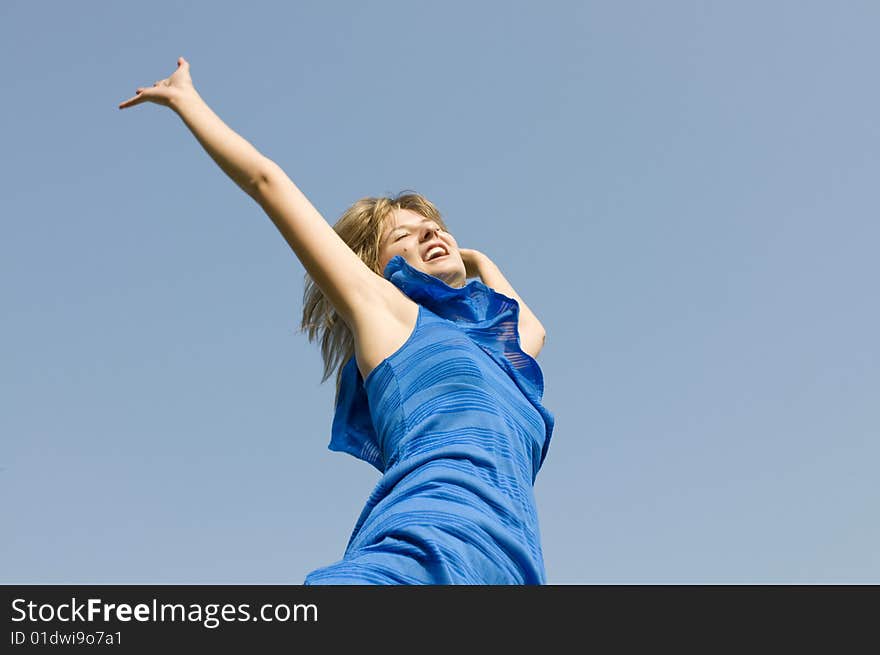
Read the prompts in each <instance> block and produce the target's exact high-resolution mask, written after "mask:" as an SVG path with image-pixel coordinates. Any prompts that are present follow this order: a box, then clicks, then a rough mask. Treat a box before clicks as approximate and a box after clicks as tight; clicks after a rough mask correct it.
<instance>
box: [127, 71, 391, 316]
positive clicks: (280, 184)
mask: <svg viewBox="0 0 880 655" xmlns="http://www.w3.org/2000/svg"><path fill="white" fill-rule="evenodd" d="M177 65H178V68H177V70H176V71H175V72H174V73H173V74H172V75H171V76H170V77H168V78H166V79H164V80H160V81H158V82H156V83H155V84H154V85H153V86H152V87H140V88H138V89H137V94H138V95H136V96H135V97H133V98H130V99H129V100H126V101H124V102H123V103H121V104H120V105H119V108H120V109H123V108H125V107H131V106H134V105H137V104H140V103H142V102H148V101H149V102H154V103H156V104H160V105H163V106H166V107H169V108H171V109H172V110H173V111H174V112H176V113H177V114H178V116H180V118H181V119H182V120H183V122H184V123H185V124H186V126H187V127H188V128H189V129H190V131H191V132H192V133H193V136H195V138H196V139H197V140H198V142H199V143H200V144H201V145H202V147H203V148H204V149H205V151H206V152H207V153H208V154H209V155H210V156H211V158H212V159H213V160H214V161H215V162H216V163H217V165H218V166H220V168H221V169H223V171H224V172H225V173H226V174H227V175H228V176H229V177H230V178H231V179H232V180H233V181H234V182H235V183H236V184H237V185H238V186H239V187H240V188H241V189H242V190H243V191H244V192H245V193H247V194H248V195H249V196H251V197H252V198H253V199H254V200H256V202H257V203H258V204H259V205H260V206H261V207H262V208H263V210H264V211H265V212H266V213H267V214H268V215H269V217H270V218H271V219H272V222H273V223H274V224H275V226H276V227H277V228H278V230H279V231H280V232H281V234H282V235H283V236H284V238H285V239H286V241H287V243H288V244H289V245H290V247H291V248H292V249H293V251H294V253H295V254H296V256H297V257H298V258H299V260H300V261H301V262H302V263H303V266H304V267H305V269H306V270H307V271H308V273H309V275H310V276H311V277H312V279H314V280H315V283H316V284H317V285H318V287H319V288H320V289H321V291H322V292H323V293H324V294H325V295H326V296H327V298H328V299H329V300H330V302H331V304H332V305H333V306H334V308H335V309H336V310H337V311H338V312H339V314H340V316H342V318H343V320H345V322H346V323H347V324H348V326H349V327H350V328H352V330H354V326H355V324H356V323H357V322H359V320H360V317H363V316H372V315H373V314H375V312H377V311H379V312H381V311H382V310H383V309H384V308H386V307H388V304H387V302H386V301H387V300H388V298H389V297H393V294H391V295H389V294H390V291H389V289H387V288H386V287H390V286H391V283H390V282H387V281H386V280H385V279H384V278H382V277H381V276H379V275H376V274H375V273H374V272H373V271H371V270H370V269H369V268H367V266H366V264H364V263H363V261H361V259H360V258H359V257H358V256H357V255H356V254H355V253H354V251H352V250H351V248H349V247H348V245H347V244H346V243H345V242H344V241H343V240H342V239H341V238H340V237H339V235H338V234H336V231H335V230H334V229H333V228H332V227H331V226H330V225H329V224H328V223H327V221H326V220H324V218H323V217H322V216H321V214H320V213H318V210H317V209H315V207H314V206H313V205H312V203H311V202H309V200H308V199H307V198H306V197H305V195H303V193H302V192H301V191H300V190H299V189H298V188H297V187H296V185H295V184H294V183H293V182H292V181H291V180H290V179H289V178H288V177H287V175H286V174H285V173H284V171H283V170H282V169H281V168H280V167H279V166H278V165H277V164H276V163H275V162H273V161H271V160H270V159H268V158H267V157H265V156H264V155H262V154H261V153H260V152H259V151H258V150H257V149H256V148H254V146H252V145H251V144H250V143H249V142H248V141H247V140H245V139H244V138H242V137H241V136H239V135H238V134H236V133H235V132H234V131H233V130H232V129H230V128H229V126H227V125H226V124H225V123H224V122H223V121H222V120H221V119H220V117H219V116H217V114H215V113H214V112H213V111H212V110H211V108H210V107H208V105H207V104H206V103H205V101H204V100H202V98H201V96H200V95H199V94H198V93H197V92H196V90H195V88H194V87H193V84H192V79H191V78H190V74H189V64H188V63H187V62H186V60H184V59H183V57H181V58H179V59H178V64H177Z"/></svg>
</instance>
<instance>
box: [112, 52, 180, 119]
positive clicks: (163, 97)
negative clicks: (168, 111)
mask: <svg viewBox="0 0 880 655" xmlns="http://www.w3.org/2000/svg"><path fill="white" fill-rule="evenodd" d="M194 90H195V88H194V87H193V83H192V78H191V77H190V75H189V62H188V61H187V60H186V59H184V58H183V57H178V58H177V70H176V71H174V72H173V73H172V74H171V75H170V76H169V77H166V78H165V79H164V80H158V81H156V82H154V83H153V86H140V87H138V88H137V89H136V91H135V93H136V95H134V96H132V97H131V98H129V99H128V100H125V101H123V102H121V103H119V108H120V109H125V108H126V107H134V106H135V105H139V104H141V103H142V102H154V103H156V104H157V105H162V106H163V107H168V106H170V105H171V102H172V101H173V100H174V99H175V98H177V97H179V96H181V95H182V94H184V93H187V92H190V91H194Z"/></svg>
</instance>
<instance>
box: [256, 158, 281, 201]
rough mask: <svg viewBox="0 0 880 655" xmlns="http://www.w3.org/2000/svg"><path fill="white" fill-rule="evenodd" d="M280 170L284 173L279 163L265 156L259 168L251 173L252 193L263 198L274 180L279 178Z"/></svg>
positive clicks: (257, 197)
mask: <svg viewBox="0 0 880 655" xmlns="http://www.w3.org/2000/svg"><path fill="white" fill-rule="evenodd" d="M279 172H280V173H281V174H283V173H284V171H282V170H281V167H280V166H278V164H276V163H275V162H274V161H272V160H271V159H266V158H264V160H263V161H262V162H261V163H260V165H259V167H258V168H257V170H256V171H255V172H254V173H253V174H252V175H251V179H250V190H249V193H250V195H251V196H253V197H254V198H256V199H259V198H261V197H262V196H263V194H264V193H265V191H266V188H267V187H268V186H269V185H271V184H272V182H273V180H276V179H278V175H279Z"/></svg>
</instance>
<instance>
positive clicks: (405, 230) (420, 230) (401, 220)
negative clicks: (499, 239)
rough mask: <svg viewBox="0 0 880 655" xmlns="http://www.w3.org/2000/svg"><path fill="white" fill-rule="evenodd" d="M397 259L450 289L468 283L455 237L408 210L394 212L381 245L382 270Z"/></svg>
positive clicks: (380, 262) (431, 221)
mask: <svg viewBox="0 0 880 655" xmlns="http://www.w3.org/2000/svg"><path fill="white" fill-rule="evenodd" d="M437 248H439V249H442V250H443V251H444V252H440V250H438V249H437ZM395 255H400V256H401V257H403V258H404V259H405V260H406V262H407V263H408V264H409V265H410V266H412V267H413V268H417V269H418V270H420V271H422V272H424V273H427V274H428V275H433V276H434V277H437V278H440V279H441V280H443V281H444V282H445V283H446V284H448V285H449V286H451V287H456V288H459V287H463V286H464V285H465V282H466V280H467V273H466V272H465V266H464V262H463V261H462V259H461V253H460V252H459V250H458V243H456V241H455V239H454V238H453V236H452V235H451V234H450V233H449V232H444V231H443V230H442V229H441V228H440V225H439V224H437V223H436V222H434V221H433V220H431V219H429V218H425V217H424V216H422V215H421V214H418V213H416V212H414V211H411V210H409V209H397V210H394V212H393V213H392V215H391V216H390V217H389V219H388V224H387V225H385V231H384V233H383V234H382V240H381V241H380V244H379V269H380V270H382V271H384V270H385V266H386V265H387V264H388V262H389V261H391V258H392V257H394V256H395Z"/></svg>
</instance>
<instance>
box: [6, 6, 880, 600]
mask: <svg viewBox="0 0 880 655" xmlns="http://www.w3.org/2000/svg"><path fill="white" fill-rule="evenodd" d="M878 19H880V8H878V5H877V4H876V3H872V2H847V3H831V2H787V1H785V2H783V1H779V2H770V3H767V2H736V3H733V2H725V3H722V2H681V1H676V2H665V3H654V2H547V3H525V2H509V3H501V2H491V3H490V2H478V3H469V2H446V3H442V4H441V3H428V2H375V3H355V2H335V3H325V2H308V3H304V2H297V3H281V2H256V3H251V4H249V5H248V6H247V7H246V8H245V6H244V5H242V4H241V3H226V2H217V3H214V2H211V3H208V2H193V3H186V5H185V6H182V7H181V6H177V3H168V2H152V3H149V4H147V5H143V4H140V5H139V4H135V3H124V4H123V3H85V4H84V3H77V4H70V3H62V2H52V3H46V2H44V3H25V2H4V3H3V4H2V6H0V52H2V55H3V56H2V57H0V71H2V79H3V84H4V88H5V92H4V102H3V103H0V118H2V120H0V134H2V142H3V145H4V148H3V151H4V156H3V157H2V159H0V167H2V169H0V173H2V174H0V185H2V186H0V188H2V196H0V203H2V205H0V207H2V210H0V220H2V226H3V232H2V233H3V237H2V239H0V292H2V300H3V302H2V307H3V311H2V319H0V337H2V338H0V358H2V361H3V366H2V367H0V390H2V395H0V398H2V401H0V403H2V411H0V499H2V500H0V522H2V524H3V526H4V530H3V539H2V540H0V581H2V582H6V583H114V584H117V583H208V584H221V583H236V584H243V583H269V584H298V583H300V582H301V581H302V579H303V578H304V577H305V575H306V574H307V573H308V572H309V571H311V570H312V569H315V568H317V567H319V566H323V565H326V564H329V563H331V562H333V561H335V560H337V559H338V558H339V557H340V556H341V555H342V552H343V550H344V547H345V544H346V542H347V540H348V536H349V534H350V531H351V529H352V527H353V526H354V522H355V520H356V519H357V516H358V514H359V512H360V510H361V508H362V506H363V504H364V502H365V500H366V498H367V496H368V494H369V492H370V491H371V489H372V487H373V485H374V484H375V482H376V480H377V478H378V474H377V472H376V471H375V470H373V469H372V468H371V467H369V466H368V465H366V464H364V463H363V462H360V461H357V460H355V459H354V458H351V457H348V456H346V455H343V454H340V453H334V452H331V451H329V450H327V442H328V440H329V433H330V424H331V419H332V402H333V385H332V381H328V382H327V383H325V384H324V385H320V384H319V381H320V376H321V370H322V366H321V359H320V355H319V351H318V347H317V345H316V344H309V343H308V341H307V339H306V337H305V335H304V334H300V333H298V331H297V327H298V324H299V319H300V313H301V309H302V291H303V273H304V269H303V267H302V266H301V264H300V263H299V261H298V260H297V259H296V257H295V255H294V254H293V252H292V251H291V250H290V248H289V247H288V246H287V244H286V243H285V241H284V240H283V238H282V237H281V235H280V234H279V233H278V232H277V230H276V228H275V227H274V225H272V223H271V221H270V220H269V219H268V218H267V217H266V216H265V214H263V213H262V210H261V209H260V208H259V207H258V206H257V205H256V204H255V203H254V202H253V201H252V200H251V199H250V198H248V197H247V196H246V195H245V194H243V193H242V192H241V191H240V190H239V189H238V188H237V187H236V186H235V185H234V183H233V182H231V180H229V179H228V178H227V177H226V176H225V175H224V174H223V172H222V171H221V170H220V169H219V168H218V167H217V166H216V165H215V164H214V162H213V161H212V160H211V159H210V158H209V157H208V156H207V154H206V153H205V152H204V151H203V150H202V149H201V146H199V144H198V142H197V141H196V140H195V139H194V138H193V137H192V135H191V134H190V133H189V131H188V130H187V129H186V127H185V126H184V124H183V123H182V122H181V121H180V120H179V118H177V116H176V115H174V114H173V113H172V112H170V111H169V110H167V109H164V108H161V107H158V106H156V105H149V104H148V105H142V106H138V107H135V108H132V109H127V110H124V111H119V110H118V109H117V105H118V104H119V103H120V102H121V101H122V100H125V99H126V98H129V97H130V96H132V95H133V94H134V90H135V88H136V87H138V86H145V85H151V84H152V83H153V82H154V81H155V80H157V79H161V78H163V77H166V76H167V75H169V74H170V73H171V72H172V71H173V70H174V67H175V62H176V59H177V57H178V56H180V55H182V56H184V57H186V58H187V59H188V60H189V62H190V64H191V73H192V76H193V80H194V83H195V85H196V88H197V89H198V90H199V92H200V94H201V95H202V97H203V98H204V99H205V100H206V101H207V102H208V104H209V105H211V107H212V108H213V109H214V111H216V112H217V113H218V115H220V116H221V118H223V119H224V120H225V121H226V123H227V124H228V125H229V126H230V127H231V128H232V129H234V130H236V131H237V132H238V133H239V134H241V135H242V136H243V137H244V138H246V139H248V140H249V141H250V142H251V143H252V144H254V146H255V147H257V148H258V149H259V150H260V151H261V152H262V153H263V154H265V155H266V156H267V157H269V158H271V159H273V160H274V161H276V162H277V163H278V164H279V165H281V167H282V168H284V170H285V171H286V172H287V174H288V175H289V176H290V177H291V178H292V179H293V180H294V181H295V182H296V183H297V184H298V185H299V186H300V188H301V189H302V190H303V191H304V193H305V194H306V195H307V196H308V197H309V198H310V199H311V201H312V202H313V204H314V205H315V206H316V207H317V208H318V209H319V211H321V213H322V214H323V215H324V216H325V218H327V220H328V221H330V222H331V223H332V222H335V220H336V219H337V218H338V216H339V215H340V214H341V213H342V212H343V211H344V210H345V208H346V207H348V206H349V205H350V204H351V203H353V202H354V201H355V200H357V199H358V198H360V197H363V196H369V195H385V194H391V193H396V192H398V191H401V190H403V189H415V190H417V191H419V192H421V193H424V194H425V195H427V196H428V197H429V198H431V199H432V200H433V201H434V202H435V204H437V205H438V207H439V208H440V210H441V212H442V213H443V215H444V218H445V219H446V221H447V223H448V224H449V226H450V229H451V230H452V232H453V233H454V234H455V236H456V238H457V240H458V241H459V243H460V244H461V245H462V246H463V247H471V248H476V249H479V250H482V251H484V252H485V253H487V254H488V255H489V256H490V257H492V259H493V260H494V261H495V262H496V263H497V264H498V265H499V267H500V268H501V270H502V271H504V273H505V275H506V276H507V278H508V279H509V280H510V282H511V284H512V285H513V286H514V287H515V288H516V289H517V291H518V292H519V294H520V295H521V296H522V297H523V298H524V299H526V301H527V302H528V304H529V306H530V307H531V308H532V309H533V311H534V312H535V313H536V314H537V315H538V316H539V318H540V319H541V320H542V322H543V324H544V325H545V327H546V328H547V342H546V346H545V348H544V350H543V352H542V353H541V355H540V357H539V358H538V361H539V363H540V364H541V367H542V369H543V372H544V376H545V381H546V390H545V396H544V402H545V405H546V406H547V407H548V409H550V410H551V411H552V412H553V413H554V415H555V417H556V429H555V432H554V438H553V443H552V445H551V447H550V451H549V454H548V457H547V460H546V462H545V464H544V467H543V469H542V471H541V473H540V474H539V476H538V479H537V483H536V487H535V493H536V497H537V500H538V505H539V516H540V521H541V531H542V540H543V547H544V555H545V562H546V568H547V574H548V581H549V582H551V583H561V584H567V583H622V584H633V583H647V584H655V583H683V584H690V583H734V584H741V583H842V582H852V583H861V582H871V583H878V582H880V524H878V521H877V516H878V507H880V489H878V484H877V479H876V473H875V469H876V466H877V462H878V461H880V402H878V391H880V366H878V364H880V357H878V353H880V345H878V338H877V335H878V334H880V307H878V302H877V291H876V288H877V280H878V273H880V264H878V257H877V254H876V252H877V245H878V243H880V227H878V220H877V219H878V217H880V211H878V204H880V203H878V193H877V189H878V182H877V180H878V173H880V118H878V117H880V90H878V85H877V83H876V78H877V75H876V62H877V60H878V56H880V45H878V41H877V39H876V34H877V31H878Z"/></svg>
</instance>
